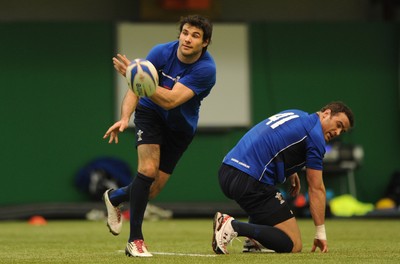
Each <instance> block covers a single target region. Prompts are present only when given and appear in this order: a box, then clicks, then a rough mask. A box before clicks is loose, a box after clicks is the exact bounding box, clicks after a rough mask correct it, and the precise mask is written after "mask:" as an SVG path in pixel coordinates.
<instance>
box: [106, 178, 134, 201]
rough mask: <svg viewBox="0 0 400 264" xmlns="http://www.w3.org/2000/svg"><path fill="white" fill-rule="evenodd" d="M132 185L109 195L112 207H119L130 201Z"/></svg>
mask: <svg viewBox="0 0 400 264" xmlns="http://www.w3.org/2000/svg"><path fill="white" fill-rule="evenodd" d="M131 185H132V183H131V184H129V185H128V186H125V187H122V188H119V189H117V190H113V191H111V192H109V193H108V196H109V198H110V202H111V203H112V205H114V206H118V205H120V204H121V203H123V202H127V201H129V192H130V189H131Z"/></svg>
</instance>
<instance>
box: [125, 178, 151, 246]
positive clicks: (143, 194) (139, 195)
mask: <svg viewBox="0 0 400 264" xmlns="http://www.w3.org/2000/svg"><path fill="white" fill-rule="evenodd" d="M153 181H154V179H153V178H150V177H147V176H145V175H143V174H140V173H139V172H138V173H137V175H136V177H135V179H133V181H132V184H131V189H130V199H129V201H130V204H129V209H130V224H131V231H130V234H129V240H128V241H129V242H132V241H133V240H136V239H143V233H142V223H143V217H144V212H145V210H146V206H147V202H148V201H149V193H150V186H151V184H152V183H153Z"/></svg>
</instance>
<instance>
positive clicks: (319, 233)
mask: <svg viewBox="0 0 400 264" xmlns="http://www.w3.org/2000/svg"><path fill="white" fill-rule="evenodd" d="M315 228H316V232H315V239H318V240H326V232H325V225H319V226H316V227H315Z"/></svg>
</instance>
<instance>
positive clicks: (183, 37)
mask: <svg viewBox="0 0 400 264" xmlns="http://www.w3.org/2000/svg"><path fill="white" fill-rule="evenodd" d="M207 44H208V42H207V41H203V30H202V29H200V28H197V27H194V26H191V25H189V24H185V25H183V27H182V31H181V33H180V34H179V48H178V58H179V60H180V61H182V62H183V63H193V62H195V61H196V60H198V58H200V56H201V52H202V51H203V48H204V47H205V46H207Z"/></svg>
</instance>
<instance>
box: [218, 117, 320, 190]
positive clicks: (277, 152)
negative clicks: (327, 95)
mask: <svg viewBox="0 0 400 264" xmlns="http://www.w3.org/2000/svg"><path fill="white" fill-rule="evenodd" d="M325 144H326V143H325V139H324V135H323V132H322V126H321V122H320V120H319V116H318V115H317V114H316V113H312V114H308V113H306V112H303V111H300V110H286V111H283V112H280V113H278V114H276V115H274V116H271V117H269V118H268V119H265V120H264V121H262V122H260V123H259V124H257V125H256V126H254V127H253V128H252V129H251V130H249V131H248V132H247V133H246V134H245V135H244V136H243V137H242V138H241V139H240V141H239V142H238V143H237V145H236V146H235V147H234V148H233V149H232V150H231V151H230V152H229V153H228V154H227V155H226V156H225V158H224V160H223V163H225V164H228V165H231V166H233V167H235V168H237V169H239V170H241V171H243V172H245V173H247V174H249V175H250V176H251V177H253V178H255V179H257V180H258V181H261V182H263V183H266V184H268V185H276V184H279V183H283V182H285V181H286V177H288V176H290V175H292V174H293V173H295V172H298V171H300V170H301V169H302V168H303V167H304V166H306V167H307V168H312V169H315V170H322V161H323V157H324V155H325Z"/></svg>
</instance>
